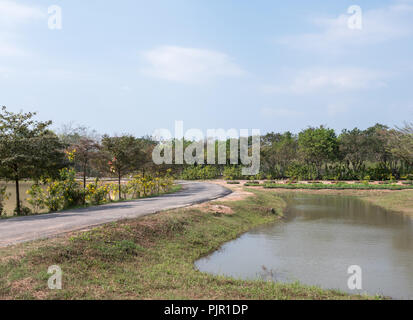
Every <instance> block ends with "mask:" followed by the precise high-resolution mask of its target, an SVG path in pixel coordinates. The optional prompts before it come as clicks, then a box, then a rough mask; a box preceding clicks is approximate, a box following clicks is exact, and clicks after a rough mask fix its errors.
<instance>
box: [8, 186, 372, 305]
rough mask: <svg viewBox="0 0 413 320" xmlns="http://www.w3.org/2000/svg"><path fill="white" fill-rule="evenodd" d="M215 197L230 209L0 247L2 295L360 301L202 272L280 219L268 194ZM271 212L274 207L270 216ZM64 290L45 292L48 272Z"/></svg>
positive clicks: (279, 205) (278, 205) (175, 214)
mask: <svg viewBox="0 0 413 320" xmlns="http://www.w3.org/2000/svg"><path fill="white" fill-rule="evenodd" d="M251 192H253V193H254V194H255V196H254V197H249V198H247V199H245V200H241V201H237V202H220V204H222V205H226V206H229V207H231V208H232V209H233V211H234V214H228V215H226V214H217V213H208V212H204V211H201V210H200V209H195V208H187V209H178V210H173V211H168V212H163V213H160V214H157V215H152V216H148V217H144V218H140V219H134V220H128V221H123V222H118V223H111V224H108V225H105V226H102V227H99V228H96V229H93V230H91V231H88V232H85V233H80V234H77V235H74V236H72V237H70V238H69V237H66V238H60V239H51V240H44V241H38V242H35V243H30V244H25V245H19V246H16V247H13V248H6V249H2V250H0V298H12V299H356V298H357V299H361V298H366V297H360V296H349V295H346V294H343V293H340V292H337V291H334V290H322V289H320V288H317V287H309V286H303V285H301V284H298V283H294V284H279V283H273V282H267V281H260V280H259V281H243V280H236V279H231V278H226V277H217V276H212V275H209V274H205V273H201V272H199V271H197V270H195V268H194V262H195V261H196V260H197V259H199V258H201V257H203V256H205V255H207V254H209V253H211V252H213V251H215V250H217V249H218V248H219V247H220V246H221V245H222V244H223V243H225V242H227V241H229V240H231V239H234V238H237V237H238V236H239V235H241V234H242V233H244V232H246V231H248V230H250V229H251V228H253V227H255V226H258V225H261V224H265V223H270V222H275V221H277V220H279V219H280V217H281V215H282V209H283V208H284V206H285V203H284V201H283V200H282V199H281V198H280V197H278V196H276V195H274V194H273V193H271V192H267V191H264V190H251ZM271 209H275V214H274V213H272V211H274V210H271ZM51 265H59V266H60V267H61V268H62V270H63V290H61V291H51V290H48V289H47V279H48V277H49V276H48V275H47V269H48V267H49V266H51Z"/></svg>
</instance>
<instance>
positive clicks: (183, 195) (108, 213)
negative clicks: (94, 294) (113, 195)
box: [0, 182, 231, 247]
mask: <svg viewBox="0 0 413 320" xmlns="http://www.w3.org/2000/svg"><path fill="white" fill-rule="evenodd" d="M181 184H182V185H183V188H182V190H181V191H179V192H177V193H173V194H168V195H163V196H160V197H156V198H147V199H141V200H135V201H128V202H120V203H111V204H106V205H102V206H98V207H90V208H85V209H76V210H69V211H65V212H61V213H51V214H44V215H38V216H29V217H19V218H12V219H5V220H0V247H5V246H9V245H13V244H16V243H20V242H26V241H31V240H36V239H43V238H49V237H52V236H55V235H58V234H61V233H65V232H69V231H75V230H81V229H85V228H89V227H93V226H98V225H102V224H105V223H108V222H113V221H118V220H123V219H131V218H137V217H142V216H145V215H148V214H152V213H156V212H160V211H164V210H169V209H175V208H181V207H186V206H190V205H193V204H197V203H202V202H206V201H210V200H214V199H218V198H221V197H224V196H226V195H228V194H230V193H231V191H230V190H229V189H226V188H224V187H222V186H219V185H216V184H211V183H201V182H182V183H181Z"/></svg>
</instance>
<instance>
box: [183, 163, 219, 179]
mask: <svg viewBox="0 0 413 320" xmlns="http://www.w3.org/2000/svg"><path fill="white" fill-rule="evenodd" d="M220 176H221V172H220V170H219V169H218V167H216V166H190V167H187V168H185V169H184V171H183V172H182V174H181V178H182V179H184V180H211V179H217V178H219V177H220Z"/></svg>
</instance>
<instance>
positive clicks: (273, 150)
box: [261, 132, 298, 178]
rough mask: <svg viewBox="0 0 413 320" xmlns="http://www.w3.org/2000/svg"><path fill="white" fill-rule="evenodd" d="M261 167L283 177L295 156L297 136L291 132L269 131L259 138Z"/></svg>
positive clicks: (273, 174)
mask: <svg viewBox="0 0 413 320" xmlns="http://www.w3.org/2000/svg"><path fill="white" fill-rule="evenodd" d="M261 144H262V147H261V156H262V166H263V169H264V170H265V171H266V172H268V173H270V174H271V175H272V176H279V177H280V178H284V177H285V175H286V170H287V168H288V166H289V165H290V164H291V162H292V161H293V160H294V159H296V158H297V149H298V144H297V138H296V136H294V135H293V134H292V133H291V132H285V133H283V134H281V133H269V134H267V135H266V136H264V137H263V138H262V140H261Z"/></svg>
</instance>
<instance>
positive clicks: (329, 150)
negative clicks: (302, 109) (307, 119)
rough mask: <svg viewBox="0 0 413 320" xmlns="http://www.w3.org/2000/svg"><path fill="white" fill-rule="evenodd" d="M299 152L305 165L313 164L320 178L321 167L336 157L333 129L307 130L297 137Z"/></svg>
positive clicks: (335, 137) (336, 149) (322, 127)
mask: <svg viewBox="0 0 413 320" xmlns="http://www.w3.org/2000/svg"><path fill="white" fill-rule="evenodd" d="M298 144H299V150H300V152H301V154H302V156H303V158H304V160H305V161H306V162H307V163H310V164H313V165H314V166H315V168H316V170H317V178H318V177H320V174H321V167H322V165H323V163H326V162H327V161H334V160H335V159H337V156H338V141H337V136H336V133H335V132H334V130H333V129H329V128H325V127H324V126H320V127H319V128H311V127H310V128H308V129H306V130H304V131H302V132H300V133H299V135H298Z"/></svg>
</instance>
